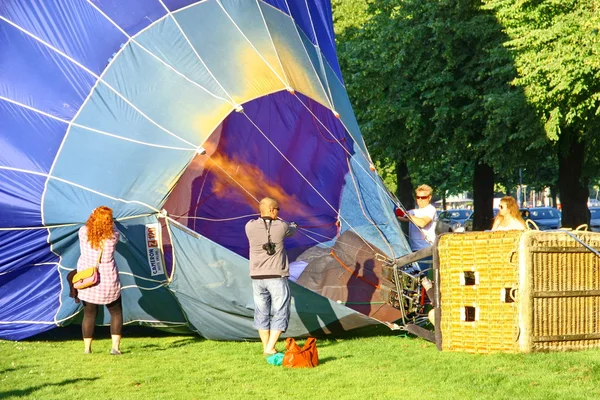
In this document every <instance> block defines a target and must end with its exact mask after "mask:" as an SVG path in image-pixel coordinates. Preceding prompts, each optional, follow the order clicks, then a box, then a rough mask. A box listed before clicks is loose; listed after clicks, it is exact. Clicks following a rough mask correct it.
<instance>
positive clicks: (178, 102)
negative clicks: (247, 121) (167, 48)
mask: <svg viewBox="0 0 600 400" xmlns="http://www.w3.org/2000/svg"><path fill="white" fill-rule="evenodd" d="M180 45H181V46H183V47H182V48H183V49H184V50H183V51H184V52H188V53H189V54H192V53H190V52H189V50H188V49H189V45H187V44H186V43H180ZM104 79H105V81H106V82H107V83H108V84H109V85H110V86H112V87H113V88H114V89H115V90H117V91H118V92H119V93H121V94H122V95H123V96H124V97H125V98H126V99H127V100H129V101H130V102H131V103H133V104H134V105H135V106H136V107H137V108H138V109H140V110H141V111H142V112H143V113H144V114H146V115H147V116H148V117H149V118H150V119H152V120H153V121H155V122H156V123H157V124H159V125H161V126H162V127H164V128H165V129H166V130H168V131H170V132H171V133H173V134H175V135H177V136H179V137H182V138H183V139H185V140H187V141H188V142H191V143H193V144H194V145H195V146H199V145H200V144H201V143H202V142H203V141H204V138H205V137H206V136H208V134H209V133H210V132H212V129H214V128H215V127H216V125H217V123H218V122H220V121H215V122H214V123H213V124H210V125H211V126H210V132H209V131H207V130H203V129H200V128H198V126H199V125H200V126H203V124H201V122H202V121H199V118H207V116H210V115H211V114H213V113H214V110H215V109H216V108H217V107H218V106H221V105H223V104H224V102H223V100H218V99H215V98H214V97H213V96H210V95H209V94H208V93H206V91H204V90H202V89H201V88H199V87H197V86H195V85H192V84H190V83H189V82H188V81H187V80H185V79H184V78H183V77H181V76H180V75H177V74H176V73H175V72H174V71H172V70H171V69H169V68H167V67H166V66H165V65H164V64H162V63H161V62H160V61H158V60H156V59H155V58H154V57H152V56H151V55H150V54H148V53H147V52H145V51H144V50H142V49H141V48H139V47H138V46H135V45H130V46H127V48H125V49H124V50H123V52H122V53H121V54H120V55H119V56H118V58H117V60H116V61H115V62H114V63H113V64H112V65H111V67H110V69H109V70H108V71H107V72H106V75H105V76H104ZM101 93H104V90H102V92H101ZM137 119H139V117H137ZM199 122H200V123H199ZM164 135H169V134H168V133H167V132H164ZM179 145H180V146H181V145H185V143H183V142H180V143H179ZM186 146H188V147H189V145H186Z"/></svg>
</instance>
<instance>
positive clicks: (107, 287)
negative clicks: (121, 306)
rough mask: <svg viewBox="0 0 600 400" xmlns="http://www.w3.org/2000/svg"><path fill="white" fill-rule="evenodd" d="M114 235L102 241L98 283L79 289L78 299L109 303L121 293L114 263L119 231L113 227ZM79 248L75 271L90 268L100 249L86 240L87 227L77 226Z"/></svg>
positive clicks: (96, 260)
mask: <svg viewBox="0 0 600 400" xmlns="http://www.w3.org/2000/svg"><path fill="white" fill-rule="evenodd" d="M113 230H114V237H113V238H112V239H107V240H105V241H104V250H103V252H102V259H101V260H100V264H99V265H98V273H99V275H100V279H99V283H98V284H97V285H94V286H92V287H89V288H87V289H81V290H79V293H78V297H79V299H81V300H83V301H86V302H88V303H92V304H109V303H112V302H113V301H115V300H117V299H118V298H119V296H120V295H121V282H120V281H119V271H118V269H117V264H116V263H115V259H114V254H115V247H116V245H117V242H118V241H119V231H117V228H116V227H113ZM79 248H80V249H81V255H80V256H79V260H78V261H77V271H82V270H84V269H86V268H91V267H94V266H95V265H96V263H97V262H98V255H99V254H100V250H96V249H93V248H92V246H91V245H90V243H89V242H88V235H87V227H86V226H85V225H84V226H82V227H81V228H79Z"/></svg>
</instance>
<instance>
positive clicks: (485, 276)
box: [438, 231, 522, 353]
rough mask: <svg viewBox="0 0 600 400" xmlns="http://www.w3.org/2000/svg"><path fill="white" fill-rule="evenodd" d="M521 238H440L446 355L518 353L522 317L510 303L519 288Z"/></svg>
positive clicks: (479, 234) (501, 235)
mask: <svg viewBox="0 0 600 400" xmlns="http://www.w3.org/2000/svg"><path fill="white" fill-rule="evenodd" d="M521 235H522V233H521V232H518V231H504V232H470V233H460V234H447V235H442V236H441V237H440V238H439V242H438V251H439V260H440V282H439V285H440V295H441V303H440V304H441V309H442V318H441V325H440V327H441V330H442V337H443V340H442V348H443V350H450V351H468V352H474V353H488V352H498V351H510V352H514V351H518V342H517V335H518V312H519V311H518V307H517V303H515V302H507V300H508V301H510V299H511V297H510V294H511V293H512V294H513V295H514V294H515V291H514V290H512V289H516V288H517V286H518V282H519V277H518V245H519V238H520V237H521ZM473 279H475V282H473ZM469 283H474V284H469ZM503 297H504V299H505V300H504V301H503V300H502V298H503ZM473 312H474V313H475V315H473ZM469 317H471V319H472V318H473V317H474V318H475V321H468V320H466V319H469Z"/></svg>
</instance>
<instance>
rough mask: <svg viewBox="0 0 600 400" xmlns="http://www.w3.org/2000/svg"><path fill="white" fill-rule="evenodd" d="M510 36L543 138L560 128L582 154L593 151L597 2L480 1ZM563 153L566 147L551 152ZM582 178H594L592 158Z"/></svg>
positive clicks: (598, 103) (599, 66) (597, 98)
mask: <svg viewBox="0 0 600 400" xmlns="http://www.w3.org/2000/svg"><path fill="white" fill-rule="evenodd" d="M485 4H486V8H487V9H490V10H493V11H494V12H495V13H496V15H497V16H498V19H499V21H500V23H502V25H503V26H504V27H505V31H506V32H507V34H508V35H509V36H510V40H508V41H507V42H506V44H505V45H506V47H507V48H508V49H510V50H511V52H512V53H513V54H514V55H515V61H514V63H515V67H516V68H517V70H518V72H519V74H518V76H517V77H516V78H515V79H514V81H513V83H514V84H515V85H516V86H518V87H522V88H523V90H524V92H525V95H526V97H527V101H528V103H529V104H531V105H532V106H533V108H534V109H535V111H536V113H537V116H538V118H539V119H540V121H541V122H542V124H543V126H544V130H545V132H546V135H547V136H548V138H550V139H551V140H553V141H557V140H558V137H559V136H560V135H561V133H562V131H563V130H564V129H565V127H570V128H571V130H573V131H575V132H577V133H578V134H579V136H580V139H581V140H584V141H585V143H586V146H587V149H588V153H594V154H595V153H597V151H598V150H600V148H599V147H598V143H597V139H596V137H597V132H598V129H600V118H599V117H600V35H599V34H598V31H599V29H600V1H598V0H551V1H550V0H548V1H523V0H486V1H485ZM557 150H558V151H561V152H563V153H565V152H568V149H557ZM586 165H587V171H586V173H587V175H588V176H596V175H597V174H598V171H599V168H598V165H599V163H598V160H597V157H595V156H588V157H587V158H586Z"/></svg>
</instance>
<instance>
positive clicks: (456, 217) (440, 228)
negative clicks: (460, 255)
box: [435, 210, 473, 235]
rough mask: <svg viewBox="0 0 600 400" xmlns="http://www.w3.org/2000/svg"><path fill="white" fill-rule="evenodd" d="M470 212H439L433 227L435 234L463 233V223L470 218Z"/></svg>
mask: <svg viewBox="0 0 600 400" xmlns="http://www.w3.org/2000/svg"><path fill="white" fill-rule="evenodd" d="M472 213H473V211H471V210H446V211H442V212H440V214H439V215H438V220H437V223H436V225H435V233H436V234H438V235H439V234H440V233H446V232H464V231H465V226H464V224H465V221H466V220H467V219H468V218H469V217H470V216H471V214H472Z"/></svg>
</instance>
